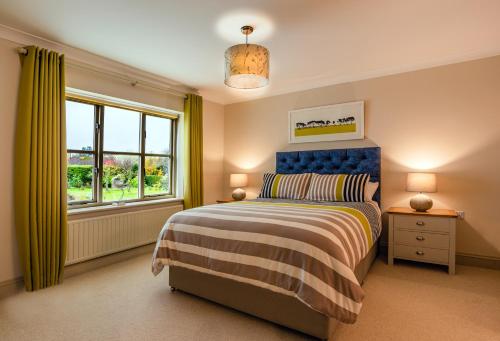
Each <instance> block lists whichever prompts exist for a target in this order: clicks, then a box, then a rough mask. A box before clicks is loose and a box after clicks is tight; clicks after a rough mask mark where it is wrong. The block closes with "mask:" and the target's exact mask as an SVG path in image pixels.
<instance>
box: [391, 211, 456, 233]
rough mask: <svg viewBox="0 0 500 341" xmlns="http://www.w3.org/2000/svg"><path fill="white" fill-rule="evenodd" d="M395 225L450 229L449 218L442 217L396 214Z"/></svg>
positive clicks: (400, 226) (421, 228) (440, 229)
mask: <svg viewBox="0 0 500 341" xmlns="http://www.w3.org/2000/svg"><path fill="white" fill-rule="evenodd" d="M394 226H395V227H396V228H407V229H419V230H422V231H439V232H449V231H450V226H449V219H448V218H441V217H425V216H411V215H395V216H394Z"/></svg>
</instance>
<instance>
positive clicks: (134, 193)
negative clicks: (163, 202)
mask: <svg viewBox="0 0 500 341" xmlns="http://www.w3.org/2000/svg"><path fill="white" fill-rule="evenodd" d="M144 191H145V194H146V195H156V194H162V193H164V191H163V190H162V189H159V188H154V187H145V188H144ZM138 195H139V191H138V188H137V187H135V188H134V187H131V188H130V190H128V189H125V190H124V195H123V200H130V199H137V197H138ZM68 196H71V198H70V199H69V200H70V201H82V200H91V199H92V189H91V188H85V187H83V188H74V187H70V188H68ZM121 196H122V191H121V190H120V189H117V188H110V189H105V190H104V192H103V200H104V201H117V200H120V198H121Z"/></svg>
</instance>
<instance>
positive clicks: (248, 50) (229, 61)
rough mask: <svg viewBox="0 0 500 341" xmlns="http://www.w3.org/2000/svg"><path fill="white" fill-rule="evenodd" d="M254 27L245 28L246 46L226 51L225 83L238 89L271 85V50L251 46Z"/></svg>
mask: <svg viewBox="0 0 500 341" xmlns="http://www.w3.org/2000/svg"><path fill="white" fill-rule="evenodd" d="M253 30H254V29H253V27H252V26H243V27H242V28H241V33H243V34H244V35H245V44H238V45H234V46H231V47H230V48H228V49H227V50H226V53H225V59H226V75H225V80H224V83H225V84H226V85H227V86H229V87H231V88H237V89H256V88H261V87H264V86H266V85H268V84H269V50H268V49H266V48H265V47H264V46H261V45H257V44H249V43H248V36H249V35H250V34H252V32H253Z"/></svg>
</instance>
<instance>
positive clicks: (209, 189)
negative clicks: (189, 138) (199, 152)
mask: <svg viewBox="0 0 500 341" xmlns="http://www.w3.org/2000/svg"><path fill="white" fill-rule="evenodd" d="M223 156H224V107H223V106H222V105H220V104H217V103H214V102H210V101H207V100H204V101H203V187H204V189H203V191H204V201H205V203H206V204H212V203H215V201H216V200H217V199H220V198H222V196H223V189H224V187H223V181H222V179H223V167H224V163H223Z"/></svg>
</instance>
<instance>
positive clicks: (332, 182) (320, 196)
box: [306, 174, 370, 201]
mask: <svg viewBox="0 0 500 341" xmlns="http://www.w3.org/2000/svg"><path fill="white" fill-rule="evenodd" d="M369 180H370V174H358V175H350V174H313V175H312V178H311V185H310V186H309V191H308V192H307V195H306V200H317V201H365V195H364V193H365V186H366V183H367V182H368V181H369Z"/></svg>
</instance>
